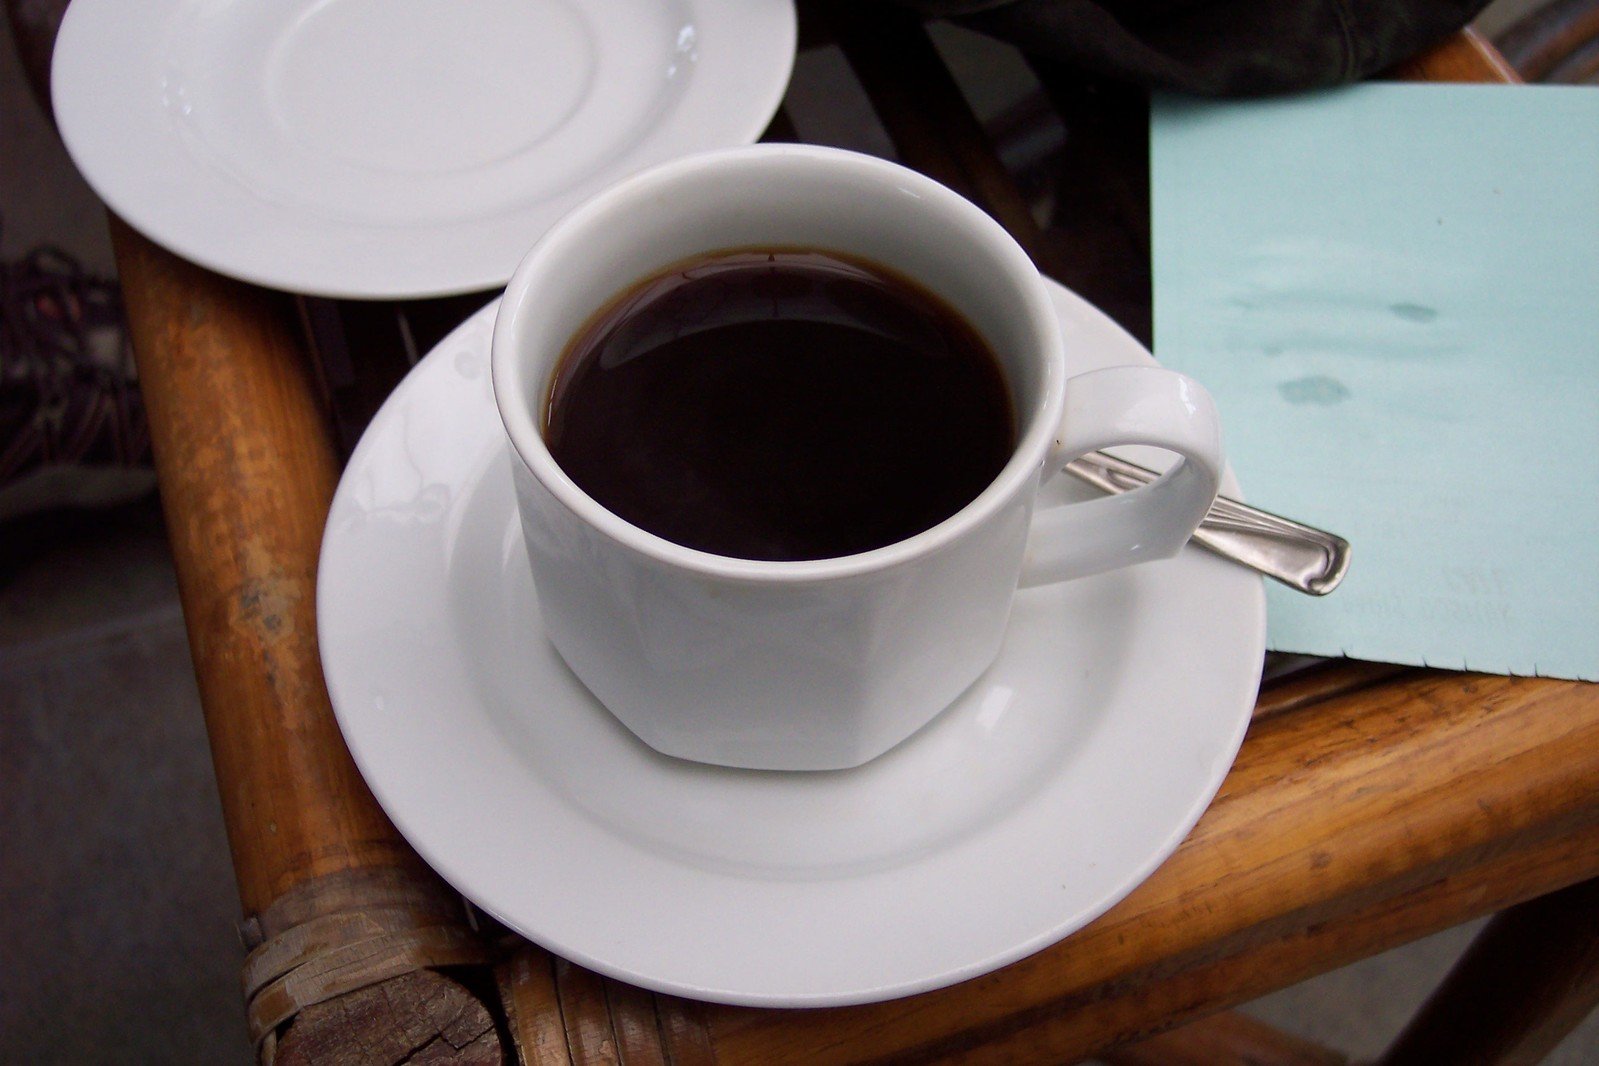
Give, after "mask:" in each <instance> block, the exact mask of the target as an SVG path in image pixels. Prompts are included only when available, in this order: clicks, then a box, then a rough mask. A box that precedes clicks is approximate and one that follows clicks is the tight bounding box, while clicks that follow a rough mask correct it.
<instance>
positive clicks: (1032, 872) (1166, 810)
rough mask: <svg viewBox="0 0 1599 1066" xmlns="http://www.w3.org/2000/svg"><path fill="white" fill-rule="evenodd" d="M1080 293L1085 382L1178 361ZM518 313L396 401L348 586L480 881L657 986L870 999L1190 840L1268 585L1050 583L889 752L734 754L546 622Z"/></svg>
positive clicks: (337, 657) (1137, 878)
mask: <svg viewBox="0 0 1599 1066" xmlns="http://www.w3.org/2000/svg"><path fill="white" fill-rule="evenodd" d="M1052 292H1053V295H1054V298H1055V304H1056V307H1057V309H1058V311H1059V313H1060V316H1061V320H1062V323H1063V325H1064V327H1065V332H1066V341H1067V345H1068V352H1069V364H1070V368H1071V369H1072V370H1073V371H1074V372H1075V371H1080V370H1088V369H1092V368H1094V367H1098V366H1106V365H1112V364H1118V363H1138V362H1150V357H1149V356H1148V355H1147V354H1146V353H1144V352H1143V350H1142V349H1141V348H1140V347H1139V345H1138V344H1137V343H1136V342H1135V341H1133V340H1132V339H1131V338H1130V337H1128V336H1127V335H1126V334H1125V333H1123V332H1121V330H1119V329H1118V328H1117V327H1116V326H1115V325H1114V324H1112V323H1111V322H1110V321H1109V320H1108V319H1106V318H1105V317H1104V316H1103V315H1102V314H1100V313H1099V312H1098V311H1096V310H1095V309H1094V308H1092V307H1090V306H1089V305H1088V304H1086V303H1084V302H1083V301H1082V300H1080V299H1078V298H1077V297H1076V296H1073V295H1072V294H1070V293H1068V292H1067V291H1066V290H1064V289H1061V288H1060V287H1058V286H1052ZM493 314H494V307H493V306H492V305H491V306H490V307H486V308H484V309H483V310H482V311H481V312H479V313H478V314H476V315H475V316H473V317H472V318H471V319H469V320H468V321H467V322H466V323H465V324H464V325H463V326H461V327H460V328H459V329H457V330H456V331H455V332H454V333H453V334H451V335H450V336H449V337H448V338H446V339H445V340H444V341H443V342H442V343H441V344H440V345H439V346H438V348H437V349H436V350H435V351H433V352H432V353H431V354H430V355H428V356H427V358H426V359H424V360H423V361H422V362H421V363H420V364H419V365H418V366H417V367H416V369H415V370H414V371H413V372H412V373H411V375H410V376H409V377H408V378H407V379H406V380H405V381H404V382H403V383H402V384H401V385H400V386H399V388H398V389H397V390H396V391H395V393H394V395H393V396H392V397H391V398H390V399H389V401H388V403H387V404H386V405H385V406H384V407H383V409H382V410H381V411H380V412H379V413H378V415H377V417H376V419H374V421H373V422H372V425H371V427H370V428H369V429H368V430H367V433H366V435H365V437H364V438H363V439H362V441H361V444H360V446H359V447H358V448H357V449H356V452H355V454H354V456H353V458H352V459H351V461H350V464H349V466H348V468H347V469H346V471H345V474H344V478H343V480H342V482H341V483H340V486H339V490H338V494H337V496H336V497H335V499H334V503H333V508H332V513H331V515H330V517H329V520H328V526H327V532H326V535H325V538H324V542H323V550H322V560H321V571H320V577H319V590H318V616H317V617H318V626H319V639H320V641H321V647H322V657H323V665H324V669H325V672H326V676H327V680H328V687H329V690H330V692H331V694H332V697H333V704H334V708H335V711H336V712H337V715H338V719H339V724H340V726H341V727H342V729H343V731H344V736H345V738H346V740H347V741H348V743H349V747H350V751H351V753H352V754H353V755H354V757H355V760H356V762H357V764H358V765H359V766H360V768H361V771H362V773H363V774H364V775H365V777H366V780H367V781H368V783H369V784H370V785H371V787H372V790H373V792H374V793H375V795H376V796H377V798H378V800H379V802H380V803H381V804H382V805H383V807H384V809H385V810H386V811H387V812H388V813H389V815H390V816H391V817H392V818H393V820H394V823H395V824H396V825H397V826H398V827H399V829H400V831H401V832H402V833H404V834H405V836H406V838H407V839H408V840H409V841H410V842H411V844H412V845H413V846H415V848H416V849H417V851H418V852H420V853H421V855H422V856H423V857H424V858H425V859H426V860H427V861H428V862H429V863H430V864H432V866H433V867H434V868H435V869H437V870H438V871H439V873H440V874H442V875H443V876H444V877H445V878H446V879H447V880H448V881H449V882H450V883H451V884H453V885H454V886H455V887H456V888H457V889H458V890H460V891H461V892H462V893H463V894H464V895H466V896H467V897H469V898H471V899H472V900H474V901H475V902H476V903H478V904H479V905H480V906H482V907H483V908H484V909H486V910H487V911H489V912H490V913H492V914H493V915H495V916H496V917H497V918H498V919H499V920H500V921H502V922H504V923H505V924H506V925H508V926H510V927H511V928H513V929H515V930H517V931H518V932H520V933H522V934H524V935H525V936H527V937H529V938H530V939H532V940H534V941H537V942H538V943H540V944H543V945H545V946H546V947H548V948H550V949H552V950H553V951H556V952H558V953H560V954H561V955H564V956H566V957H568V958H570V959H573V960H575V961H577V962H580V963H582V964H584V965H586V966H589V967H591V968H593V969H595V970H598V971H600V972H602V973H605V974H608V975H611V976H613V977H617V978H620V979H622V980H625V981H631V982H634V983H636V984H639V985H643V986H645V987H648V988H653V989H657V990H661V991H666V992H671V993H676V994H680V995H686V996H693V997H699V998H704V999H710V1000H717V1001H724V1002H731V1003H747V1004H762V1005H768V1006H816V1005H822V1004H842V1003H857V1002H863V1001H868V1000H876V999H886V998H892V997H895V996H900V995H905V994H908V993H911V992H916V991H921V990H925V989H930V988H935V987H939V986H942V985H946V984H951V983H953V982H956V981H960V980H962V979H965V978H968V977H973V976H976V975H978V974H981V973H985V972H987V971H989V970H992V969H995V968H997V967H999V966H1002V965H1004V964H1005V963H1007V962H1010V961H1012V960H1014V959H1017V958H1020V957H1022V956H1024V955H1027V954H1030V953H1032V952H1034V951H1036V950H1038V949H1040V948H1042V947H1045V946H1046V945H1048V944H1050V943H1053V942H1054V941H1056V940H1058V939H1060V938H1061V937H1063V936H1066V935H1067V934H1069V933H1071V932H1072V931H1074V930H1076V929H1078V928H1080V927H1082V926H1083V925H1084V924H1086V923H1087V922H1089V921H1091V920H1092V919H1093V918H1095V917H1096V916H1098V915H1099V914H1101V913H1102V912H1103V911H1105V910H1106V909H1107V908H1108V907H1110V906H1111V905H1112V904H1114V903H1115V902H1117V901H1118V900H1120V899H1121V898H1122V897H1123V896H1125V895H1126V894H1127V893H1128V892H1129V891H1131V890H1132V889H1133V888H1134V887H1135V886H1136V885H1137V884H1138V883H1139V882H1141V881H1142V880H1143V879H1144V878H1145V877H1147V876H1148V875H1149V874H1150V873H1151V872H1152V871H1153V870H1154V869H1155V868H1156V867H1157V866H1158V865H1159V864H1160V863H1161V862H1162V861H1164V859H1165V858H1166V857H1167V856H1168V855H1169V854H1170V853H1171V852H1172V850H1173V849H1175V848H1176V847H1177V845H1178V843H1179V842H1180V841H1181V840H1182V839H1183V837H1184V836H1186V835H1187V833H1188V831H1189V829H1190V828H1192V826H1193V824H1194V823H1195V821H1197V820H1198V818H1199V816H1200V814H1201V813H1202V812H1203V811H1204V809H1205V807H1206V805H1207V804H1208V803H1209V802H1210V799H1211V797H1212V796H1213V795H1214V794H1215V792H1216V789H1217V788H1218V787H1219V786H1220V784H1221V781H1222V778H1223V777H1224V776H1225V775H1226V773H1227V770H1228V768H1229V767H1230V766H1231V765H1232V760H1233V757H1234V755H1235V754H1236V753H1237V750H1238V745H1239V743H1240V742H1241V740H1242V738H1243V734H1244V729H1245V726H1246V725H1247V724H1248V721H1249V716H1250V712H1251V709H1252V707H1253V705H1254V699H1255V694H1256V688H1257V685H1258V682H1259V675H1260V668H1261V659H1262V653H1263V650H1264V642H1265V607H1264V595H1263V591H1262V588H1261V580H1260V578H1259V577H1257V576H1255V575H1254V574H1252V573H1250V572H1249V571H1247V570H1244V569H1242V568H1239V567H1236V566H1233V565H1231V564H1228V563H1226V562H1223V561H1222V560H1220V559H1218V558H1216V557H1214V556H1211V555H1208V554H1206V553H1205V552H1202V551H1199V550H1197V549H1192V548H1191V549H1188V550H1186V551H1184V552H1183V553H1182V554H1181V555H1180V556H1179V557H1177V558H1175V559H1171V560H1167V561H1164V562H1159V563H1151V564H1145V565H1143V566H1138V567H1133V568H1131V569H1128V570H1123V571H1118V572H1116V573H1112V574H1107V575H1103V576H1100V577H1094V578H1088V579H1085V580H1081V581H1076V582H1072V583H1069V584H1065V585H1057V586H1053V587H1046V588H1038V589H1030V590H1027V591H1025V592H1023V593H1021V594H1019V595H1018V597H1017V600H1016V603H1015V608H1014V610H1013V612H1012V618H1011V623H1010V629H1009V633H1008V636H1007V638H1006V642H1005V645H1004V648H1003V650H1002V651H1001V653H1000V656H999V658H998V660H997V661H996V662H995V663H994V665H993V666H992V667H991V668H990V669H989V670H988V672H987V673H986V674H984V675H983V677H982V678H980V679H979V680H978V681H977V683H976V684H974V685H973V686H972V688H971V689H970V690H969V691H967V692H966V693H965V694H964V695H963V696H962V697H961V698H960V699H959V700H958V701H957V703H956V704H955V705H954V706H952V707H951V708H950V709H949V710H947V711H945V712H944V713H943V714H942V715H940V716H939V717H938V718H937V719H935V720H934V722H933V723H932V724H931V725H930V726H928V727H927V728H925V729H924V730H922V731H921V732H920V733H918V734H917V735H915V736H913V737H912V738H911V739H910V740H908V741H906V742H905V743H904V744H902V745H900V746H899V747H898V748H896V749H894V750H893V751H891V752H889V753H888V754H887V755H885V756H883V757H881V758H879V759H877V760H875V761H874V762H871V763H869V764H867V765H866V766H863V767H860V768H859V769H855V770H846V771H838V772H831V773H776V772H761V771H741V770H729V769H724V768H719V767H713V766H706V765H701V764H696V763H689V762H682V761H679V760H676V759H672V758H668V757H666V756H663V755H660V754H658V753H656V752H654V751H653V750H651V749H650V748H648V747H646V746H645V745H644V744H643V743H641V742H640V741H638V740H637V739H635V738H634V737H633V735H632V734H631V733H629V732H628V731H627V730H626V729H625V728H623V727H622V726H621V725H620V724H618V723H617V722H616V721H615V720H614V719H613V718H612V717H611V716H610V714H609V713H608V712H606V711H605V710H604V708H602V707H601V706H599V705H598V704H597V703H596V702H595V701H594V699H593V698H592V697H591V696H590V695H589V694H588V692H587V690H586V689H584V688H583V686H582V685H581V684H580V683H579V682H578V681H577V680H576V679H575V678H574V677H573V676H572V674H571V673H570V672H569V671H568V670H567V669H566V667H565V665H564V664H563V663H562V661H561V659H560V657H559V656H558V655H557V654H556V652H555V651H554V649H553V648H552V647H551V646H550V644H549V642H548V640H547V639H546V638H545V637H544V635H543V633H542V630H541V624H540V620H539V614H538V606H537V603H536V601H535V597H534V595H533V584H532V582H533V575H532V574H531V573H530V571H529V568H528V563H527V555H526V552H525V550H524V548H523V544H522V536H521V529H520V525H519V520H518V516H517V512H516V505H515V501H514V499H513V495H512V489H511V475H510V468H509V464H510V462H511V456H510V452H509V448H508V446H507V445H506V443H505V441H504V437H503V430H502V429H501V426H500V422H499V418H498V417H497V414H496V411H495V408H494V402H493V398H492V395H491V391H490V384H489V369H488V368H489V335H490V330H491V328H492V325H493ZM1069 480H1070V479H1068V478H1065V477H1060V478H1057V479H1056V483H1057V485H1056V491H1066V490H1067V489H1068V488H1070V486H1069V485H1068V484H1067V482H1068V481H1069Z"/></svg>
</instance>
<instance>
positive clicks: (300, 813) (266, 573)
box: [112, 220, 499, 1061]
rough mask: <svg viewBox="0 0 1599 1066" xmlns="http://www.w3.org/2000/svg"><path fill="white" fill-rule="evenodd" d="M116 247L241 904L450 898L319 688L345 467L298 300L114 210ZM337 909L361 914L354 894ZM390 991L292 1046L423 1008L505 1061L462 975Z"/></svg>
mask: <svg viewBox="0 0 1599 1066" xmlns="http://www.w3.org/2000/svg"><path fill="white" fill-rule="evenodd" d="M112 239H113V244H114V247H115V250H116V255H117V266H118V270H119V272H120V274H121V277H122V282H123V290H124V300H125V304H126V307H127V313H128V321H129V327H130V331H131V335H132V337H133V341H134V348H135V352H136V356H137V360H138V366H139V374H140V384H141V387H142V389H143V391H144V394H145V402H146V406H147V409H148V411H149V418H150V428H151V436H152V439H153V442H154V448H155V459H156V467H157V472H158V474H159V477H160V485H161V496H162V502H163V505H164V507H165V510H166V516H167V524H168V529H169V535H170V538H171V543H172V554H173V562H174V564H175V567H176V570H177V575H178V585H179V593H180V596H181V598H182V601H183V610H184V618H185V621H186V623H187V626H188V630H189V643H190V648H191V651H192V652H193V655H194V663H195V672H196V674H197V675H198V679H199V687H200V696H201V702H202V704H203V706H204V710H205V716H206V728H207V732H208V734H209V736H210V741H211V750H212V757H213V760H214V762H215V766H216V771H217V781H218V785H219V790H220V792H221V796H222V806H223V815H224V819H225V821H226V824H227V830H228V839H229V844H230V846H231V848H232V852H233V862H234V869H235V873H236V876H237V878H238V887H239V898H240V900H241V901H242V903H243V904H244V909H245V912H246V914H248V915H252V916H253V915H258V914H263V913H271V912H270V910H269V909H270V908H271V907H272V905H273V904H274V902H275V901H279V900H281V899H282V898H283V897H285V894H286V893H290V892H291V890H300V891H301V894H302V895H304V894H305V891H306V890H305V886H307V885H313V886H314V885H316V884H317V883H319V881H320V880H321V879H328V878H334V877H336V876H337V875H341V874H347V872H349V871H363V870H365V871H372V870H377V871H385V872H386V873H385V874H384V883H385V884H390V885H392V884H395V883H401V884H404V885H411V886H415V887H414V890H412V891H409V894H408V896H407V898H412V897H428V898H435V899H436V898H438V897H439V896H441V895H447V893H444V892H443V891H442V890H441V889H440V888H439V886H438V883H437V880H436V878H435V877H434V875H433V874H432V873H431V872H429V871H428V870H427V869H426V867H425V866H424V865H423V864H422V862H421V860H420V859H418V858H417V856H416V855H415V853H414V852H412V851H411V849H410V848H409V847H408V846H407V845H406V844H405V842H404V841H403V840H402V839H401V838H400V836H399V834H398V832H397V831H396V830H395V829H394V827H393V826H392V825H391V824H390V823H389V821H388V819H387V818H386V817H385V816H384V815H383V812H382V811H381V810H380V809H379V808H378V806H377V803H376V801H375V800H373V798H372V796H371V793H370V792H368V790H367V788H366V785H365V783H364V782H363V781H362V780H361V776H360V774H359V773H358V772H357V770H356V767H355V764H354V763H353V762H352V761H351V759H350V755H349V753H348V751H347V750H346V748H345V746H344V743H343V739H342V738H341V736H340V735H339V731H338V727H337V725H336V723H335V722H334V719H333V714H332V708H331V706H330V704H329V702H328V694H327V689H326V687H325V686H324V683H323V680H322V672H321V663H320V658H319V655H318V652H317V643H316V617H315V602H316V596H315V583H316V565H317V555H318V550H319V547H320V544H321V538H322V526H323V522H324V520H325V518H326V515H327V509H328V504H329V502H330V500H331V499H332V495H333V489H334V486H335V484H336V482H337V478H338V467H337V465H336V461H335V459H334V451H333V445H332V440H331V435H330V430H329V425H328V422H327V420H326V418H325V416H324V411H323V410H322V407H321V404H320V402H319V388H318V386H317V383H316V381H315V378H314V376H313V372H312V370H311V368H310V366H309V363H308V361H307V359H306V358H305V353H304V350H303V346H302V342H301V340H300V338H299V336H298V335H297V333H296V331H295V327H294V325H293V322H294V319H293V317H292V305H291V304H290V303H289V301H288V300H287V298H286V297H282V296H280V295H277V294H273V293H268V292H266V291H263V290H261V289H257V288H254V287H252V286H248V285H244V284H241V283H238V282H234V281H229V280H227V279H224V278H221V277H218V276H217V275H214V274H211V273H210V272H208V271H205V270H202V269H200V268H199V267H196V266H194V265H192V264H190V263H187V262H185V261H184V260H182V259H179V258H178V257H177V256H174V255H172V254H171V253H168V252H166V251H164V250H162V249H160V248H158V247H156V246H155V245H154V244H152V243H151V242H150V241H148V240H146V239H145V238H144V237H142V236H140V235H139V234H138V233H136V232H134V231H133V230H132V229H130V228H129V227H127V226H126V225H124V224H123V223H121V222H120V221H118V220H113V222H112ZM349 880H350V879H349V878H348V876H346V877H345V878H344V880H343V881H342V882H341V883H342V884H344V885H345V886H346V887H348V885H349ZM312 895H313V897H314V893H313V894H312ZM296 906H297V910H296V912H295V915H294V916H293V917H292V918H288V919H286V924H291V925H292V924H294V923H297V922H304V921H308V920H310V919H313V918H317V917H325V915H323V914H321V913H320V912H319V910H318V903H317V900H316V899H315V898H310V899H308V900H305V901H303V905H300V904H297V905H296ZM339 906H340V908H341V909H342V910H345V911H350V910H355V911H359V910H360V909H361V903H360V896H359V892H358V891H357V892H356V893H355V894H354V895H352V894H351V893H350V892H348V891H346V892H345V893H344V899H343V900H342V901H341V903H340V904H339ZM403 909H404V908H394V907H391V908H390V911H389V914H388V915H387V917H388V918H389V919H392V918H393V917H394V913H395V912H396V910H403ZM391 924H392V922H391ZM276 931H277V930H267V931H266V933H267V935H269V936H270V935H272V933H273V932H276ZM384 987H385V988H386V989H387V991H386V992H385V994H384V996H383V997H381V1000H382V1001H381V1002H380V1003H378V1004H377V1008H376V1009H375V1010H374V1011H367V1012H361V1011H353V1012H352V1011H350V1010H339V1009H334V1008H329V1007H328V1006H327V1005H326V1004H324V1005H323V1008H324V1009H320V1010H317V1011H314V1012H310V1013H308V1014H307V1015H305V1016H303V1017H302V1021H304V1022H305V1023H306V1024H305V1025H299V1024H297V1025H293V1026H291V1027H290V1028H289V1030H288V1031H287V1033H286V1034H285V1041H284V1045H283V1048H282V1051H283V1053H284V1055H285V1057H287V1058H291V1059H292V1058H293V1057H294V1056H293V1054H292V1052H293V1045H294V1043H295V1040H296V1039H298V1040H299V1041H301V1042H302V1043H303V1042H304V1041H305V1040H306V1039H309V1038H311V1037H313V1036H315V1035H316V1034H314V1033H311V1032H308V1031H307V1029H308V1027H309V1028H327V1027H332V1028H334V1029H347V1028H349V1027H352V1026H365V1027H368V1028H369V1029H370V1031H369V1032H367V1033H364V1034H363V1033H359V1032H354V1031H349V1032H344V1033H343V1038H342V1039H341V1040H340V1041H339V1043H342V1044H343V1046H345V1047H346V1048H347V1049H354V1048H364V1049H366V1050H368V1051H370V1050H372V1048H373V1046H374V1044H376V1043H380V1042H381V1040H382V1038H383V1037H384V1036H385V1035H386V1033H387V1031H389V1030H395V1029H398V1028H400V1026H399V1025H398V1024H396V1023H397V1020H398V1019H404V1020H410V1018H411V1015H413V1014H420V1015H421V1016H423V1017H431V1018H432V1019H433V1021H434V1025H435V1027H436V1028H437V1030H438V1033H440V1034H443V1033H444V1032H445V1031H446V1030H447V1029H448V1030H449V1031H450V1032H451V1033H453V1034H455V1035H454V1036H453V1037H452V1043H451V1046H452V1047H453V1045H454V1043H456V1042H459V1043H461V1044H462V1045H463V1046H467V1045H474V1041H478V1038H479V1037H481V1041H479V1042H478V1043H477V1044H476V1045H475V1048H476V1049H475V1051H473V1052H472V1053H471V1054H472V1057H473V1058H474V1061H497V1060H498V1055H499V1040H498V1037H497V1035H496V1034H495V1030H494V1028H493V1025H492V1020H491V1018H490V1016H489V1015H488V1013H487V1012H486V1010H485V1009H484V1008H483V1007H482V1005H481V1004H480V1003H478V1002H476V1000H475V998H474V997H472V996H471V995H470V994H468V993H467V992H466V990H465V989H464V988H462V987H461V986H460V985H458V984H455V983H453V982H449V981H446V980H445V979H444V978H442V977H439V976H438V975H436V974H429V975H425V976H423V977H420V978H418V977H416V976H415V975H410V976H409V977H403V978H402V977H396V978H395V979H394V980H391V981H388V982H386V983H385V985H384ZM463 1010H465V1011H467V1013H468V1014H470V1015H472V1017H474V1018H476V1023H475V1025H476V1028H475V1032H472V1031H468V1030H472V1029H473V1025H472V1024H467V1025H465V1026H464V1027H463V1025H462V1024H461V1022H460V1018H459V1016H460V1015H461V1013H462V1011H463ZM313 1021H315V1024H314V1025H312V1024H311V1023H312V1022H313ZM452 1026H453V1027H454V1028H451V1027H452ZM412 1036H415V1034H412ZM402 1051H403V1049H402ZM446 1057H448V1056H446ZM323 1061H327V1060H326V1059H324V1060H323ZM395 1061H398V1057H396V1059H395Z"/></svg>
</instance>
